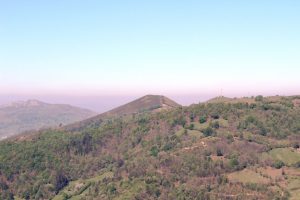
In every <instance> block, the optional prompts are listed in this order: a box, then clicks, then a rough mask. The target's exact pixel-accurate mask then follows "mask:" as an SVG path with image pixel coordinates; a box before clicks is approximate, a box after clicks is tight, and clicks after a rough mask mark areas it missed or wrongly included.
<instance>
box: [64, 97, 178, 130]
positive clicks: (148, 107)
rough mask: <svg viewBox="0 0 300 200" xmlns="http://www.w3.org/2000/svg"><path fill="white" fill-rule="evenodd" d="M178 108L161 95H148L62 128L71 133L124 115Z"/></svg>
mask: <svg viewBox="0 0 300 200" xmlns="http://www.w3.org/2000/svg"><path fill="white" fill-rule="evenodd" d="M180 106H181V105H180V104H178V103H176V102H175V101H173V100H171V99H170V98H168V97H165V96H163V95H151V94H148V95H145V96H142V97H140V98H138V99H135V100H133V101H131V102H129V103H126V104H124V105H121V106H118V107H116V108H114V109H112V110H109V111H107V112H104V113H101V114H99V115H96V116H93V117H91V118H88V119H85V120H83V121H80V122H76V123H73V124H69V125H66V126H65V127H64V128H65V129H66V130H69V131H72V130H74V129H80V127H82V126H86V125H87V124H91V123H95V122H101V121H102V120H103V119H109V118H113V117H122V116H124V115H131V114H137V113H142V112H149V111H150V112H156V111H160V110H167V109H171V108H176V107H180Z"/></svg>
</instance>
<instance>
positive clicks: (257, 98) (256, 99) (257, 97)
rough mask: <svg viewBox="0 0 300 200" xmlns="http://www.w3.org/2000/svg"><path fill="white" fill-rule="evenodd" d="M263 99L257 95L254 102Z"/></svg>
mask: <svg viewBox="0 0 300 200" xmlns="http://www.w3.org/2000/svg"><path fill="white" fill-rule="evenodd" d="M263 99H264V97H263V96H262V95H258V96H256V97H255V101H262V100H263Z"/></svg>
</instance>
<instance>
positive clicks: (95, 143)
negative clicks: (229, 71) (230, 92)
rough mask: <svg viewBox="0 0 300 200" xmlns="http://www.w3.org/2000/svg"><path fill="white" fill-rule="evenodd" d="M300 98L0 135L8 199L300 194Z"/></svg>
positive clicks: (229, 102) (219, 102)
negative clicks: (7, 137)
mask: <svg viewBox="0 0 300 200" xmlns="http://www.w3.org/2000/svg"><path fill="white" fill-rule="evenodd" d="M299 99H300V97H298V96H294V97H267V98H263V97H257V98H243V99H240V100H239V99H228V98H216V99H213V100H211V101H209V102H207V103H201V104H197V105H192V106H189V107H177V106H175V107H174V108H170V109H167V110H164V109H162V110H160V111H157V112H139V113H135V114H132V115H129V114H128V115H122V116H114V117H112V118H111V119H109V120H105V121H102V120H101V119H100V118H99V119H97V118H95V119H93V120H91V121H89V122H85V123H79V124H78V125H77V126H74V127H72V129H57V130H55V129H53V130H47V131H41V132H39V133H37V134H35V135H32V136H31V137H25V138H24V137H23V138H14V139H11V140H7V141H2V142H1V143H0V193H1V197H0V199H1V198H2V199H13V198H15V199H18V198H19V199H52V198H53V199H55V200H59V199H82V200H89V199H103V200H106V199H107V200H111V199H113V200H121V199H128V200H132V199H141V200H142V199H160V200H168V199H170V200H173V199H179V200H186V199H190V200H192V199H212V200H213V199H297V196H298V195H299V194H300V185H299V183H300V156H299V155H300V151H299V143H300V107H299V104H296V103H295V102H298V101H299Z"/></svg>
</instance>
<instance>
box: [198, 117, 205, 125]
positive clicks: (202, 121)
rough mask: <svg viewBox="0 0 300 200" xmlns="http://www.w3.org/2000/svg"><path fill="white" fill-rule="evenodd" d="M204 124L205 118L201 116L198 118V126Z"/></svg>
mask: <svg viewBox="0 0 300 200" xmlns="http://www.w3.org/2000/svg"><path fill="white" fill-rule="evenodd" d="M205 122H206V117H205V116H201V117H200V118H199V123H200V124H203V123H205Z"/></svg>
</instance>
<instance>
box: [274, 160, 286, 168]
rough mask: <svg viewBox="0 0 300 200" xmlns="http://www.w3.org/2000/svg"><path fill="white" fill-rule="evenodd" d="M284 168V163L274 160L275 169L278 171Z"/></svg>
mask: <svg viewBox="0 0 300 200" xmlns="http://www.w3.org/2000/svg"><path fill="white" fill-rule="evenodd" d="M283 166H284V162H282V161H281V160H276V161H275V162H274V164H273V167H275V168H276V169H280V168H282V167H283Z"/></svg>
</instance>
